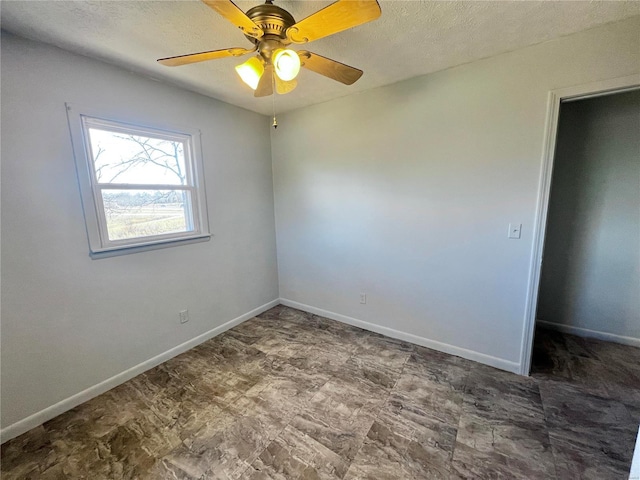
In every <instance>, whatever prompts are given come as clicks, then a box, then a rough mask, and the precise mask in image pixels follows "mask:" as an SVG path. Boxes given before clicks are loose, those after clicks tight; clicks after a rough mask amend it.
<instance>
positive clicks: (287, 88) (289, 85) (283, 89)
mask: <svg viewBox="0 0 640 480" xmlns="http://www.w3.org/2000/svg"><path fill="white" fill-rule="evenodd" d="M273 78H275V80H276V92H278V94H279V95H284V94H285V93H289V92H293V91H294V90H295V88H296V87H297V86H298V81H297V80H296V79H295V78H294V79H293V80H289V81H288V82H287V81H285V80H282V79H281V78H280V77H278V75H274V76H273Z"/></svg>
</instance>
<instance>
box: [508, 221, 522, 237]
mask: <svg viewBox="0 0 640 480" xmlns="http://www.w3.org/2000/svg"><path fill="white" fill-rule="evenodd" d="M521 232H522V224H521V223H510V224H509V238H520V234H521Z"/></svg>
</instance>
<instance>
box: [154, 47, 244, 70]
mask: <svg viewBox="0 0 640 480" xmlns="http://www.w3.org/2000/svg"><path fill="white" fill-rule="evenodd" d="M255 51H256V48H254V49H252V50H247V49H246V48H225V49H223V50H211V51H209V52H200V53H189V54H188V55H178V56H177V57H167V58H160V59H159V60H158V62H159V63H161V64H162V65H166V66H167V67H178V66H180V65H188V64H190V63H196V62H204V61H206V60H216V59H218V58H225V57H240V56H242V55H246V54H247V53H251V52H255Z"/></svg>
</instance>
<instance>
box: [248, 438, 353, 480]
mask: <svg viewBox="0 0 640 480" xmlns="http://www.w3.org/2000/svg"><path fill="white" fill-rule="evenodd" d="M348 466H349V464H348V462H346V461H345V460H344V459H342V458H341V457H340V456H339V455H337V454H336V453H335V452H333V451H331V450H329V449H328V448H327V447H325V446H324V445H322V444H320V443H318V442H316V441H315V440H313V439H312V438H311V437H309V436H308V435H305V434H303V433H302V432H300V431H298V430H297V429H295V428H294V427H292V426H288V427H287V428H286V429H285V430H284V431H283V432H282V433H281V434H280V435H279V436H278V438H276V439H275V440H273V441H272V442H271V443H270V444H269V445H268V446H267V448H266V449H265V450H263V451H262V453H261V454H260V456H259V457H258V458H257V459H256V460H255V461H254V462H253V464H252V465H251V467H250V468H249V469H248V470H246V471H245V472H244V473H243V478H250V479H261V478H267V479H307V478H308V479H311V478H314V479H323V480H338V479H341V478H342V477H344V475H345V473H346V472H347V468H348Z"/></svg>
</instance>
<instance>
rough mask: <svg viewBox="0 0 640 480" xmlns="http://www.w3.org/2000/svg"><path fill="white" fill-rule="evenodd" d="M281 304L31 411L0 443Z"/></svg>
mask: <svg viewBox="0 0 640 480" xmlns="http://www.w3.org/2000/svg"><path fill="white" fill-rule="evenodd" d="M279 304H280V300H279V299H275V300H272V301H271V302H269V303H265V304H264V305H262V306H260V307H258V308H255V309H253V310H251V311H250V312H247V313H245V314H244V315H240V316H239V317H237V318H234V319H233V320H230V321H228V322H226V323H224V324H222V325H220V326H218V327H215V328H213V329H211V330H209V331H208V332H205V333H203V334H202V335H198V336H197V337H194V338H192V339H191V340H188V341H186V342H184V343H181V344H180V345H178V346H176V347H173V348H171V349H169V350H167V351H166V352H164V353H161V354H160V355H156V356H155V357H153V358H150V359H149V360H146V361H144V362H142V363H140V364H138V365H136V366H134V367H131V368H129V369H128V370H125V371H124V372H121V373H118V374H117V375H114V376H113V377H111V378H107V379H106V380H104V381H102V382H100V383H98V384H96V385H93V386H91V387H89V388H87V389H85V390H82V391H81V392H78V393H76V394H75V395H72V396H71V397H68V398H65V399H64V400H61V401H60V402H58V403H56V404H54V405H51V406H49V407H47V408H45V409H43V410H40V411H39V412H36V413H34V414H33V415H29V416H28V417H26V418H24V419H22V420H19V421H18V422H16V423H14V424H12V425H9V426H8V427H6V428H3V429H2V430H0V443H4V442H6V441H7V440H11V439H12V438H15V437H17V436H18V435H22V434H23V433H25V432H28V431H29V430H31V429H32V428H34V427H37V426H38V425H42V424H43V423H44V422H46V421H48V420H51V419H52V418H54V417H57V416H58V415H60V414H61V413H64V412H66V411H68V410H71V409H72V408H74V407H77V406H78V405H80V404H81V403H84V402H86V401H88V400H91V399H92V398H94V397H97V396H98V395H101V394H103V393H104V392H106V391H108V390H111V389H112V388H114V387H117V386H118V385H120V384H122V383H124V382H126V381H127V380H130V379H132V378H133V377H135V376H137V375H140V374H141V373H143V372H146V371H147V370H149V369H151V368H153V367H155V366H157V365H160V364H161V363H163V362H166V361H167V360H169V359H171V358H173V357H175V356H177V355H180V354H181V353H184V352H186V351H187V350H190V349H192V348H193V347H195V346H197V345H200V344H201V343H203V342H206V341H207V340H209V339H211V338H213V337H215V336H216V335H220V334H221V333H223V332H225V331H227V330H229V329H230V328H232V327H235V326H236V325H238V324H240V323H242V322H244V321H246V320H249V319H250V318H253V317H255V316H256V315H259V314H261V313H262V312H265V311H267V310H269V309H270V308H272V307H275V306H276V305H279Z"/></svg>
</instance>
